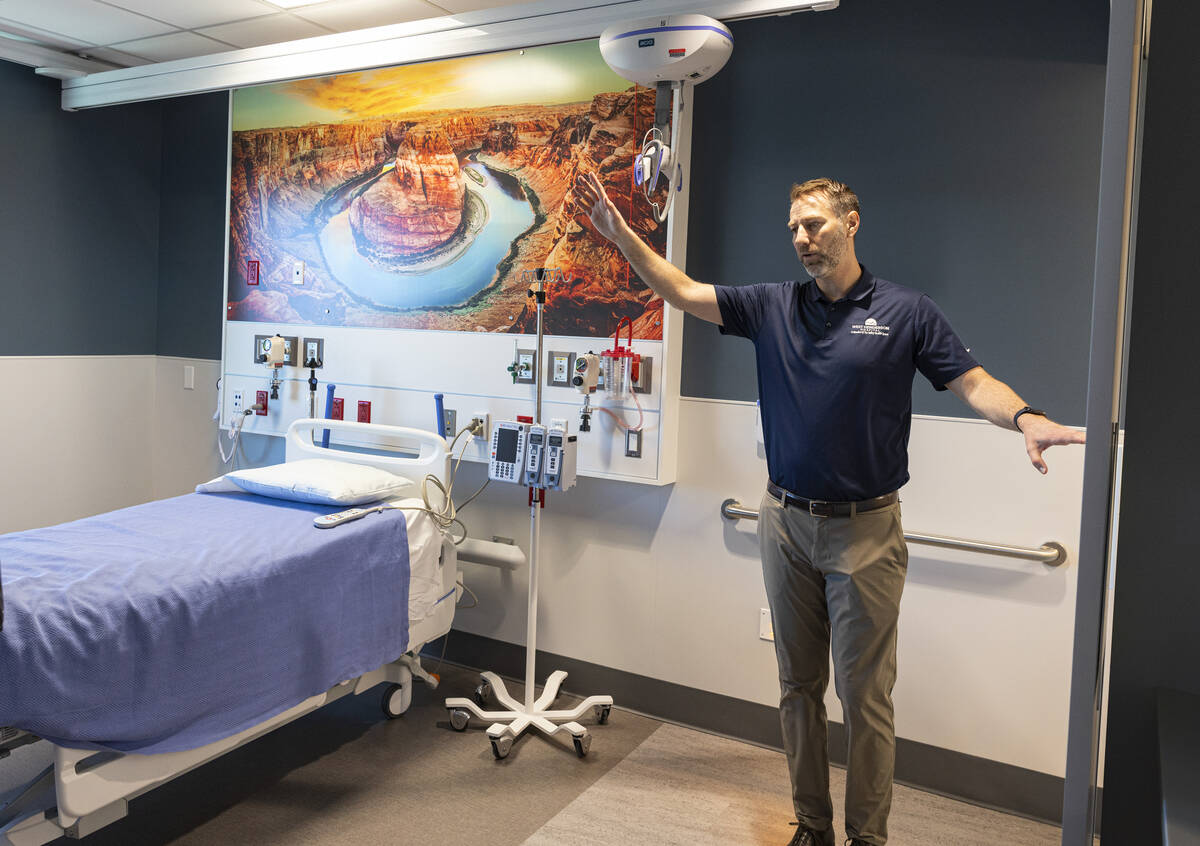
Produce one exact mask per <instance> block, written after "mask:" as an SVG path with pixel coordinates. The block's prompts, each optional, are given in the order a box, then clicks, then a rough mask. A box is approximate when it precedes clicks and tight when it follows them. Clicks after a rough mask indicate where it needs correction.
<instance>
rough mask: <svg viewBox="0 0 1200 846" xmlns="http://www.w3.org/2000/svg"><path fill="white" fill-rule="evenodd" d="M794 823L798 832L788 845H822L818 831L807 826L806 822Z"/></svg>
mask: <svg viewBox="0 0 1200 846" xmlns="http://www.w3.org/2000/svg"><path fill="white" fill-rule="evenodd" d="M792 825H794V826H796V833H795V834H793V835H792V839H791V840H789V841H788V844H787V846H821V841H820V839H819V835H818V834H817V832H815V831H813V830H812V829H811V828H808V827H807V826H805V825H804V823H792Z"/></svg>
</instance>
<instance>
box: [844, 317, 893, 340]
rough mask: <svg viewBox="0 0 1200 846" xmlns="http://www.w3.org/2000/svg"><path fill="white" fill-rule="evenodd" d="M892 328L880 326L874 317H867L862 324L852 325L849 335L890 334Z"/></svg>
mask: <svg viewBox="0 0 1200 846" xmlns="http://www.w3.org/2000/svg"><path fill="white" fill-rule="evenodd" d="M891 331H892V327H890V326H882V325H880V323H879V321H878V320H876V319H875V318H874V317H868V318H867V319H866V320H864V321H863V322H862V323H854V324H852V325H851V326H850V334H851V335H883V336H885V337H886V336H887V335H889V334H891Z"/></svg>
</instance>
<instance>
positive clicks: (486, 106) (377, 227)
mask: <svg viewBox="0 0 1200 846" xmlns="http://www.w3.org/2000/svg"><path fill="white" fill-rule="evenodd" d="M653 121H654V92H653V91H651V90H650V89H647V88H637V87H633V86H630V85H629V84H628V83H627V82H625V81H624V80H623V79H621V78H620V77H619V76H617V75H616V74H614V73H613V72H612V71H611V70H610V69H609V68H608V67H607V66H606V65H605V64H604V62H603V60H602V59H601V58H600V51H599V48H598V47H597V44H596V42H595V41H585V42H575V43H571V44H559V45H552V46H548V47H537V48H531V49H526V50H513V51H509V52H504V53H493V54H489V55H483V56H470V57H465V58H459V59H448V60H443V61H438V62H429V63H424V64H417V65H404V66H399V67H392V68H384V69H379V70H371V71H364V72H359V73H348V74H340V75H337V76H330V77H321V78H317V79H306V80H301V81H297V82H286V83H278V84H273V85H264V86H257V87H254V88H244V89H239V90H237V91H235V92H234V95H233V141H232V152H231V156H232V161H231V171H230V172H231V185H230V200H231V203H230V220H229V230H230V231H229V238H230V240H229V308H228V318H229V319H230V320H248V321H263V322H282V323H299V324H305V323H307V324H318V325H332V326H369V327H385V328H408V329H442V330H447V329H449V330H462V331H473V332H533V331H535V318H534V311H533V308H532V307H531V306H530V304H529V303H528V302H527V297H526V291H527V289H528V284H527V283H526V282H525V281H523V280H522V272H523V271H526V270H532V269H535V268H541V267H553V268H560V269H561V270H562V281H560V282H556V283H555V284H553V285H551V286H550V288H549V291H548V295H547V303H546V310H545V321H546V331H547V333H549V334H556V335H574V336H587V337H596V336H605V335H611V334H612V332H613V330H614V329H615V328H616V325H617V323H618V322H619V321H620V320H621V319H622V318H624V317H629V318H631V319H632V320H633V324H634V336H635V337H637V338H643V339H659V338H661V337H662V318H663V303H662V300H661V299H660V298H658V297H656V296H654V294H653V292H651V291H650V289H649V288H647V287H646V286H645V285H644V284H643V283H642V281H641V280H640V279H639V278H638V277H637V275H636V274H635V273H633V271H632V270H631V268H630V267H629V264H628V263H627V262H626V261H625V260H624V258H623V257H622V256H621V254H620V253H619V252H618V251H617V250H616V248H615V247H613V246H612V245H611V244H610V243H609V242H608V241H606V240H605V239H604V238H602V237H601V236H600V235H598V234H597V233H596V232H595V231H594V230H593V229H592V227H591V223H590V222H589V221H588V219H587V214H586V210H585V209H584V208H583V207H582V205H581V204H579V203H577V201H576V199H575V192H574V183H575V178H576V176H577V175H578V174H580V173H587V172H593V173H596V174H598V175H599V177H600V180H601V181H602V182H603V183H604V185H605V187H606V188H607V189H608V193H609V196H610V197H611V198H612V199H613V202H614V203H616V205H617V207H618V208H619V209H620V210H621V213H622V214H624V215H625V216H626V218H627V219H628V220H630V222H631V224H632V226H633V228H634V229H635V230H636V231H637V232H638V233H639V234H640V235H641V236H642V237H643V238H644V239H645V240H646V241H647V243H649V244H650V245H651V247H653V248H654V249H655V250H656V251H657V252H658V253H659V254H661V255H665V252H666V224H665V223H663V224H658V223H656V222H655V221H654V218H653V215H652V212H651V208H650V205H649V203H648V202H647V201H646V199H645V198H644V197H643V196H642V194H641V189H640V188H638V189H635V188H634V186H633V184H632V178H631V171H632V162H633V156H634V154H635V153H636V152H637V151H638V150H639V149H640V148H641V144H642V136H643V135H644V134H645V132H646V130H647V129H648V128H649V127H650V126H651V125H652V124H653ZM254 262H257V264H253V263H254ZM300 262H303V277H302V283H301V284H296V269H297V266H298V263H300ZM622 334H623V333H622Z"/></svg>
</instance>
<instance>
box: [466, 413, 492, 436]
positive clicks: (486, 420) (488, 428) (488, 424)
mask: <svg viewBox="0 0 1200 846" xmlns="http://www.w3.org/2000/svg"><path fill="white" fill-rule="evenodd" d="M471 419H472V420H475V419H479V420H482V421H483V431H482V432H480V433H479V434H477V435H475V436H474V437H475V439H476V440H482V441H488V440H490V438H491V437H492V415H491V414H489V413H488V412H486V411H474V412H472V413H471Z"/></svg>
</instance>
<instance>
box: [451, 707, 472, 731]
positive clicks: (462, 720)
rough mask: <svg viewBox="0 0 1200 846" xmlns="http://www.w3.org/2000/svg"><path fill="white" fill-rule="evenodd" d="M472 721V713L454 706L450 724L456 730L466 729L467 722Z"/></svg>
mask: <svg viewBox="0 0 1200 846" xmlns="http://www.w3.org/2000/svg"><path fill="white" fill-rule="evenodd" d="M469 722H471V715H470V714H469V713H468V712H466V711H464V710H462V709H461V708H452V709H451V710H450V726H451V727H452V728H453V729H454V730H455V731H466V730H467V723H469Z"/></svg>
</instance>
